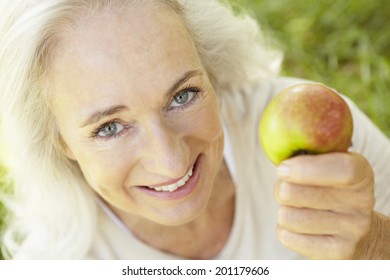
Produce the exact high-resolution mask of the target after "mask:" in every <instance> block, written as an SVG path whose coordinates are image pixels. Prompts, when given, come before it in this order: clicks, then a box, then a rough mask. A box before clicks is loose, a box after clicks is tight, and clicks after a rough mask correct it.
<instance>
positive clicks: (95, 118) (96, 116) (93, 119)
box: [80, 105, 128, 127]
mask: <svg viewBox="0 0 390 280" xmlns="http://www.w3.org/2000/svg"><path fill="white" fill-rule="evenodd" d="M125 110H128V108H127V106H125V105H117V106H113V107H110V108H108V109H105V110H101V111H97V112H95V113H93V114H92V115H90V116H89V117H88V118H87V119H86V120H85V121H83V122H82V123H81V125H80V127H86V126H88V125H91V124H94V123H97V122H99V121H100V120H102V119H104V118H106V117H108V116H111V115H114V114H116V113H119V112H122V111H125Z"/></svg>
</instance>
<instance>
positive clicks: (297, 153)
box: [291, 150, 313, 157]
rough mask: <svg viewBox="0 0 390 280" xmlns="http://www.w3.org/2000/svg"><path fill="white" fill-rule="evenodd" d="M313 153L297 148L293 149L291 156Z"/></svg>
mask: <svg viewBox="0 0 390 280" xmlns="http://www.w3.org/2000/svg"><path fill="white" fill-rule="evenodd" d="M312 154H313V153H311V152H309V151H308V150H298V151H295V152H294V153H293V154H292V156H291V157H295V156H300V155H312Z"/></svg>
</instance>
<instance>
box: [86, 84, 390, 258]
mask: <svg viewBox="0 0 390 280" xmlns="http://www.w3.org/2000/svg"><path fill="white" fill-rule="evenodd" d="M300 82H303V81H302V80H298V79H291V78H277V79H272V80H269V81H267V82H262V83H261V84H252V85H246V86H245V87H240V88H233V89H231V90H230V91H229V92H226V93H223V98H221V113H222V117H223V122H224V128H225V137H226V139H225V150H224V157H225V160H226V162H227V165H228V168H229V169H230V172H231V174H232V177H233V179H234V181H235V185H236V188H237V189H236V201H235V203H236V205H235V214H234V215H235V216H234V222H233V227H232V231H231V233H230V236H229V239H228V241H227V243H226V245H225V247H224V248H223V250H222V251H221V252H220V253H219V254H218V255H217V256H216V257H215V259H300V258H302V256H300V255H298V254H297V253H295V252H292V251H290V250H289V249H287V248H285V247H284V246H283V245H281V244H280V242H279V241H278V240H277V238H276V234H275V228H276V216H277V210H278V204H277V203H276V201H275V199H274V197H273V186H274V184H275V182H276V180H277V176H276V169H275V166H274V165H273V164H272V163H271V162H270V161H269V160H268V158H267V157H266V156H265V154H264V151H263V149H262V147H261V145H260V143H259V139H258V124H259V120H260V117H261V113H262V112H263V110H264V108H265V106H266V104H267V103H268V102H269V101H270V100H271V99H272V98H273V97H274V96H275V95H276V94H277V93H278V92H280V91H281V90H282V89H284V88H286V87H288V86H291V85H293V84H296V83H300ZM347 102H348V103H349V105H350V108H351V111H352V114H353V118H354V135H353V147H352V149H351V150H352V151H356V152H359V153H361V154H363V155H364V156H365V157H366V158H367V159H368V160H369V161H370V163H371V165H372V167H373V169H374V172H375V182H376V185H375V195H376V210H377V211H379V212H381V213H383V214H386V215H390V186H388V185H387V184H388V183H387V182H390V142H389V140H388V139H387V138H386V136H384V135H383V134H382V133H381V132H380V131H379V130H378V129H377V128H376V127H375V126H374V125H373V124H372V123H371V122H370V121H369V120H368V119H367V117H365V116H364V115H363V114H362V113H361V112H360V111H359V110H358V109H357V108H356V106H355V105H354V104H353V103H352V102H351V101H350V100H348V99H347ZM100 205H101V208H100V209H99V226H98V228H99V230H98V232H97V233H96V238H95V241H94V243H93V246H92V248H91V251H90V254H89V255H88V258H91V259H128V260H130V259H138V260H139V259H180V257H178V256H174V255H170V254H167V253H165V252H161V251H159V250H157V249H155V248H153V247H151V246H149V245H147V244H145V243H143V242H142V241H140V240H139V239H137V238H136V237H135V236H134V235H133V234H132V233H131V232H130V231H129V230H128V229H127V228H126V226H125V225H124V224H123V223H122V222H121V221H120V220H119V219H118V218H117V217H116V216H115V215H114V214H113V213H112V212H111V211H110V210H109V209H108V208H107V207H106V206H105V205H104V204H103V203H100Z"/></svg>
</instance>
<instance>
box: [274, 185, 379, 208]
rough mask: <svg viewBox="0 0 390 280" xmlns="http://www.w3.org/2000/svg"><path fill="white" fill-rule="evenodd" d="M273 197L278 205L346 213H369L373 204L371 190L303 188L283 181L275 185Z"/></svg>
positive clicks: (373, 199)
mask: <svg viewBox="0 0 390 280" xmlns="http://www.w3.org/2000/svg"><path fill="white" fill-rule="evenodd" d="M274 195H275V199H276V201H277V202H278V203H279V204H280V205H284V206H292V207H296V208H313V209H318V210H333V211H336V212H346V213H347V212H366V211H371V210H372V208H373V207H374V204H375V197H374V193H373V192H372V191H371V190H367V191H366V192H364V191H357V190H352V191H351V190H350V189H348V188H345V189H343V188H337V187H336V188H335V187H322V186H304V185H298V184H294V183H290V182H286V181H283V180H279V181H278V182H277V183H276V184H275V188H274Z"/></svg>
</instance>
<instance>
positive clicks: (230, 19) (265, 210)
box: [0, 0, 390, 259]
mask: <svg viewBox="0 0 390 280" xmlns="http://www.w3.org/2000/svg"><path fill="white" fill-rule="evenodd" d="M1 5H2V7H1V9H0V10H1V11H2V16H1V24H0V28H1V35H0V36H1V37H0V42H1V44H0V69H1V80H0V84H2V91H1V98H2V99H1V104H2V108H1V112H2V114H3V115H2V122H3V123H2V124H3V138H4V139H5V141H7V145H8V146H7V151H9V154H10V155H11V156H9V157H8V158H6V159H5V162H6V164H7V166H8V168H9V170H10V175H11V177H12V179H13V182H14V188H15V195H14V197H13V199H12V200H10V201H8V205H9V207H10V209H12V213H13V216H12V219H10V221H9V223H8V228H7V230H6V231H5V234H4V244H5V246H6V249H7V255H8V257H10V258H27V259H32V258H43V259H48V258H62V259H68V258H76V259H80V258H93V259H177V258H190V259H212V258H214V259H240V258H246V259H260V258H268V259H278V258H279V259H280V258H282V259H290V258H302V257H309V258H389V256H390V252H389V251H388V250H387V251H385V250H382V249H383V248H384V247H383V245H384V244H386V236H384V234H385V233H386V230H387V229H388V228H389V218H388V217H386V216H385V215H383V214H389V213H390V207H389V203H388V202H389V193H390V190H389V188H388V187H387V185H386V184H387V181H388V180H386V179H389V175H390V169H389V166H388V165H386V162H387V161H388V160H389V159H390V145H389V142H388V140H387V139H386V138H385V137H384V136H383V135H382V134H381V133H380V132H379V131H378V130H377V129H376V128H375V127H374V126H373V125H372V124H371V123H370V122H369V121H368V120H367V119H366V118H365V117H364V116H363V115H362V113H361V112H359V111H358V109H356V108H355V107H354V105H353V104H352V103H350V106H351V109H352V111H353V114H354V120H355V126H356V129H355V135H354V139H353V143H354V147H353V149H354V151H355V152H354V153H352V152H351V153H344V154H340V153H339V154H328V155H321V156H301V157H296V158H294V159H291V160H288V161H285V162H284V163H282V164H281V165H280V166H279V167H278V168H275V167H274V166H273V165H272V164H271V163H270V162H269V160H268V159H266V157H265V155H264V153H263V151H262V149H261V147H260V145H259V144H258V139H257V124H258V120H259V118H260V116H261V112H262V111H263V109H264V107H265V106H266V104H267V102H268V101H269V100H270V99H271V98H272V96H274V95H275V94H276V93H277V92H279V91H280V90H281V89H283V88H285V87H287V86H289V85H292V84H295V83H300V82H302V81H300V80H294V79H286V78H281V77H278V76H277V74H278V68H279V64H280V55H279V54H278V53H277V52H273V51H272V50H270V49H269V48H268V47H267V44H266V43H265V42H264V40H262V38H261V37H260V36H259V33H258V29H257V27H256V24H255V22H254V21H253V20H252V19H250V18H249V17H236V16H235V15H234V14H233V12H232V11H231V9H230V8H229V7H228V6H226V5H224V4H221V3H220V2H218V1H210V0H207V1H206V0H205V1H184V0H183V1H175V0H161V1H157V0H156V1H124V0H123V1H120V0H99V1H88V0H84V1H71V0H44V1H42V0H40V1H33V0H30V1H27V0H24V1H22V0H18V1H13V2H12V3H7V4H1ZM374 143H375V144H374ZM366 158H367V159H366ZM374 174H375V194H376V199H377V202H376V205H375V207H376V208H375V211H374V194H373V189H374V179H373V178H374ZM278 178H279V179H278ZM273 185H275V187H274V189H273ZM274 192H275V194H274ZM273 195H275V198H276V199H274V198H273ZM278 209H279V210H278ZM376 211H379V212H381V213H383V214H379V213H378V212H376ZM275 227H277V232H276V233H275ZM278 239H279V241H278Z"/></svg>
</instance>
